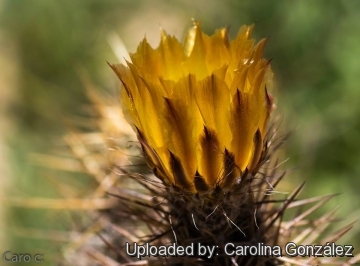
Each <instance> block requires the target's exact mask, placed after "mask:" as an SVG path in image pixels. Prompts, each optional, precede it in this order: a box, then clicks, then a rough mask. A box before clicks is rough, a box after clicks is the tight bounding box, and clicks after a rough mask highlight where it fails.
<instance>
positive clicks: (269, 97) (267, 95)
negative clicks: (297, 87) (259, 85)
mask: <svg viewBox="0 0 360 266" xmlns="http://www.w3.org/2000/svg"><path fill="white" fill-rule="evenodd" d="M265 100H266V108H267V109H268V110H269V111H271V110H272V108H273V105H274V99H273V96H272V95H271V94H270V93H268V91H267V88H266V85H265Z"/></svg>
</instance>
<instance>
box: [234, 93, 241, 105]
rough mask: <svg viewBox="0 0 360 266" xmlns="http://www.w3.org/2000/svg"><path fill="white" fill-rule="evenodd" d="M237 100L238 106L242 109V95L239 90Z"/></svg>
mask: <svg viewBox="0 0 360 266" xmlns="http://www.w3.org/2000/svg"><path fill="white" fill-rule="evenodd" d="M235 97H236V100H237V104H238V105H237V106H238V107H240V105H241V102H242V95H241V92H240V90H239V89H237V90H236V96H235Z"/></svg>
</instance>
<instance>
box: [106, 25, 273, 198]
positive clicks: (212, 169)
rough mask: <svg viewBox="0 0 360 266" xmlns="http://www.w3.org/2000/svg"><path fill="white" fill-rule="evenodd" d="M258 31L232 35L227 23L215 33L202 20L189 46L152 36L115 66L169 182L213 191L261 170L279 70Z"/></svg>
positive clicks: (146, 144) (152, 157)
mask: <svg viewBox="0 0 360 266" xmlns="http://www.w3.org/2000/svg"><path fill="white" fill-rule="evenodd" d="M252 29H253V26H243V27H241V28H240V30H239V32H238V34H237V36H236V38H235V39H234V40H231V41H230V40H229V37H228V30H227V29H226V28H222V29H220V30H217V31H216V32H215V34H214V35H212V36H208V35H206V34H205V33H203V32H202V30H201V27H200V23H197V22H195V23H194V26H193V27H192V28H191V29H190V30H189V32H188V33H187V35H186V38H185V42H184V44H183V45H182V44H181V43H180V42H179V41H178V40H177V39H176V38H175V37H172V36H170V35H168V34H167V33H166V32H165V31H163V30H161V42H160V45H159V47H158V48H156V49H153V48H152V47H151V46H150V45H149V44H148V42H147V41H146V39H144V40H143V41H142V42H141V43H140V45H139V46H138V48H137V51H136V52H135V53H133V54H130V57H131V61H132V62H127V66H125V65H122V64H121V65H112V68H113V69H114V71H115V72H116V74H117V76H118V77H119V78H120V80H121V82H122V84H123V88H124V89H123V90H122V95H121V97H122V101H123V105H124V109H125V113H126V115H127V117H128V120H129V121H130V122H131V124H133V125H134V127H135V129H136V131H137V134H138V139H139V141H140V143H141V145H142V147H143V151H144V153H145V157H146V161H147V163H148V165H149V166H150V167H151V169H152V170H153V172H154V173H155V175H157V176H158V177H159V178H161V179H162V180H163V182H165V183H166V184H170V185H171V184H172V185H174V186H175V187H178V188H181V189H183V190H185V191H189V192H194V193H195V192H207V191H212V190H214V189H215V188H217V187H220V188H222V189H226V188H228V187H230V186H231V185H232V184H234V183H235V182H236V183H239V182H244V181H245V179H246V178H240V177H245V174H246V173H248V172H250V173H251V172H254V171H256V170H257V168H258V165H259V162H260V161H261V157H262V154H263V153H264V151H265V150H266V147H264V146H265V145H264V135H265V131H266V127H267V123H268V119H269V116H270V112H271V108H272V100H271V96H270V95H269V94H268V92H267V89H266V88H267V87H269V86H271V83H272V72H271V69H270V64H269V61H268V60H266V59H264V58H263V49H264V46H265V43H266V39H263V40H261V41H260V42H258V43H257V44H256V45H255V41H254V40H253V39H251V38H250V34H251V32H252Z"/></svg>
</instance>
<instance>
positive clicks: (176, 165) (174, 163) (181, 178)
mask: <svg viewBox="0 0 360 266" xmlns="http://www.w3.org/2000/svg"><path fill="white" fill-rule="evenodd" d="M169 153H170V168H171V171H172V173H173V175H174V179H175V180H174V181H175V185H176V186H178V187H181V188H189V187H190V184H189V182H188V180H187V178H186V174H185V171H184V168H183V167H182V165H181V162H180V160H179V159H178V158H177V157H176V156H175V155H174V154H173V153H172V152H171V151H169Z"/></svg>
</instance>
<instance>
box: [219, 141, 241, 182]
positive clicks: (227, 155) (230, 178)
mask: <svg viewBox="0 0 360 266" xmlns="http://www.w3.org/2000/svg"><path fill="white" fill-rule="evenodd" d="M236 168H237V167H236V165H235V156H234V154H232V153H231V152H229V151H228V150H227V149H226V148H225V152H224V173H223V176H222V178H221V180H222V183H221V184H220V186H221V187H228V186H230V185H231V184H232V183H233V182H234V180H235V179H236V172H237V171H236Z"/></svg>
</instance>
